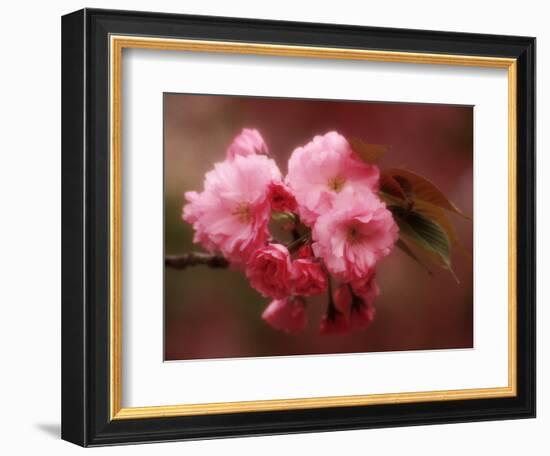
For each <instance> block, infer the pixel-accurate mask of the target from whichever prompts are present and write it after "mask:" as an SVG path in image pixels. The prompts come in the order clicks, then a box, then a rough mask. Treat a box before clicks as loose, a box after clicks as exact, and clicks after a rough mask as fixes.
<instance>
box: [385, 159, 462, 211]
mask: <svg viewBox="0 0 550 456" xmlns="http://www.w3.org/2000/svg"><path fill="white" fill-rule="evenodd" d="M380 180H381V184H382V186H383V185H384V183H386V187H382V189H383V190H384V191H385V192H387V193H390V194H392V195H394V196H397V195H395V189H392V190H391V191H390V187H389V184H387V182H391V186H392V188H393V186H394V184H395V183H398V184H399V186H400V187H401V190H402V192H403V194H404V195H405V196H406V197H407V199H413V200H422V201H425V202H427V203H431V204H433V205H434V206H437V207H441V208H443V209H446V210H448V211H450V212H454V213H455V214H458V215H461V216H462V217H465V218H467V219H469V220H471V217H468V216H467V215H466V214H464V213H463V212H462V211H461V210H460V209H458V207H456V206H455V205H454V204H453V203H452V202H451V201H450V200H449V198H447V197H446V196H445V194H444V193H443V192H442V191H441V190H440V189H439V188H437V187H436V185H435V184H433V183H432V182H430V181H429V180H428V179H426V178H425V177H422V176H419V175H418V174H415V173H412V172H410V171H407V170H405V169H401V168H391V169H386V170H384V171H383V172H382V173H381V176H380Z"/></svg>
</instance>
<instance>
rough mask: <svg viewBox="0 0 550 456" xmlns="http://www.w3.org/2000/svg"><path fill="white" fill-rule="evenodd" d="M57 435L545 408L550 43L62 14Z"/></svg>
mask: <svg viewBox="0 0 550 456" xmlns="http://www.w3.org/2000/svg"><path fill="white" fill-rule="evenodd" d="M62 127H63V131H62V147H63V151H62V156H63V159H62V177H63V200H62V206H63V220H62V222H63V223H62V225H63V236H62V238H63V240H62V247H63V252H62V260H63V262H62V264H63V271H62V276H63V284H62V300H63V302H62V382H63V384H62V437H63V438H64V439H65V440H68V441H70V442H73V443H76V444H78V445H82V446H98V445H111V444H122V443H139V442H152V441H168V440H182V439H197V438H215V437H229V436H239V435H263V434H276V433H295V432H314V431H328V430H343V429H359V428H374V427H389V426H403V425H418V424H435V423H453V422H461V421H478V420H496V419H512V418H530V417H534V416H535V141H534V138H535V39H534V38H529V37H516V36H494V35H478V34H465V33H454V32H453V33H451V32H433V31H421V30H405V29H385V28H370V27H356V26H341V25H328V24H311V23H293V22H277V21H260V20H252V19H235V18H220V17H201V16H186V15H173V14H159V13H142V12H127V11H109V10H90V9H85V10H81V11H77V12H74V13H72V14H68V15H66V16H64V17H63V19H62Z"/></svg>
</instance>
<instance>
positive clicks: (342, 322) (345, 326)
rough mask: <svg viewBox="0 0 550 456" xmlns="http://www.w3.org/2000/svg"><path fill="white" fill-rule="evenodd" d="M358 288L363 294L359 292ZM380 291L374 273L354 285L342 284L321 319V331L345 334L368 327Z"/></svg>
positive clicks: (371, 320)
mask: <svg viewBox="0 0 550 456" xmlns="http://www.w3.org/2000/svg"><path fill="white" fill-rule="evenodd" d="M355 287H356V288H355ZM357 290H359V291H360V292H361V293H362V294H361V295H360V294H358V292H357ZM379 292H380V290H379V289H378V286H377V285H376V283H375V282H374V274H370V275H369V277H368V278H367V279H365V280H362V281H360V282H357V283H355V284H354V285H350V284H347V283H346V284H342V285H340V286H339V287H338V288H337V289H336V290H335V292H334V300H333V304H332V305H333V307H331V305H329V308H328V310H327V313H326V314H325V315H324V317H323V319H322V320H321V326H320V331H321V333H323V334H343V333H346V332H349V331H354V330H364V329H367V328H368V327H369V326H370V325H371V323H372V322H373V320H374V317H375V314H376V312H375V308H374V304H373V302H374V299H375V298H376V297H377V296H378V294H379Z"/></svg>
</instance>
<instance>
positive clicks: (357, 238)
mask: <svg viewBox="0 0 550 456" xmlns="http://www.w3.org/2000/svg"><path fill="white" fill-rule="evenodd" d="M364 238H365V236H364V235H363V233H361V232H360V231H359V230H358V229H357V227H356V226H353V225H352V226H350V227H349V228H348V231H347V233H346V240H347V241H348V242H349V243H350V244H358V243H359V242H361V241H362V240H363V239H364Z"/></svg>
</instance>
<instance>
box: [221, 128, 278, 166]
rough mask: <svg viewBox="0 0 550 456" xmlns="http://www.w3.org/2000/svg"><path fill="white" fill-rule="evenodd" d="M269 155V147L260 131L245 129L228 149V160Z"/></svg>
mask: <svg viewBox="0 0 550 456" xmlns="http://www.w3.org/2000/svg"><path fill="white" fill-rule="evenodd" d="M255 154H260V155H268V154H269V151H268V149H267V145H266V143H265V141H264V138H262V135H261V134H260V132H259V131H258V130H254V129H251V128H244V129H243V131H241V133H240V134H238V135H237V136H236V137H235V139H234V140H233V142H232V143H231V145H230V146H229V147H228V149H227V159H228V160H233V159H234V158H235V157H236V156H237V155H241V156H243V157H246V156H249V155H255Z"/></svg>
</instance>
